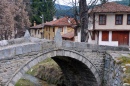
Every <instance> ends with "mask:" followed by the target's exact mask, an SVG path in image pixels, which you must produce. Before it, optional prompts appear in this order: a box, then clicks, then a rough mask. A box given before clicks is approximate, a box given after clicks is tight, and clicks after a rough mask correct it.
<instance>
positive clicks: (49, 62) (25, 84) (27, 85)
mask: <svg viewBox="0 0 130 86" xmlns="http://www.w3.org/2000/svg"><path fill="white" fill-rule="evenodd" d="M40 65H44V66H47V67H55V68H58V69H59V66H58V65H57V63H56V62H55V61H54V60H53V59H51V58H48V59H46V60H44V61H42V62H40V63H38V64H37V65H35V66H33V67H32V68H31V69H30V70H29V71H27V72H26V73H27V74H29V75H32V76H35V75H36V74H37V70H38V69H39V66H40ZM42 83H43V85H44V86H55V85H50V84H48V83H46V82H44V81H42ZM15 86H35V85H33V83H31V82H30V81H29V80H26V79H20V80H19V81H18V82H17V83H16V85H15Z"/></svg>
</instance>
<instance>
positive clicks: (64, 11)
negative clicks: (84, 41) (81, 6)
mask: <svg viewBox="0 0 130 86" xmlns="http://www.w3.org/2000/svg"><path fill="white" fill-rule="evenodd" d="M55 8H56V14H55V16H57V17H61V16H70V17H73V9H72V7H70V6H67V5H59V4H55Z"/></svg>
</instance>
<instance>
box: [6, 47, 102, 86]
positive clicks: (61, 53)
mask: <svg viewBox="0 0 130 86" xmlns="http://www.w3.org/2000/svg"><path fill="white" fill-rule="evenodd" d="M50 57H52V58H56V57H64V58H71V59H73V61H74V60H76V61H78V63H81V64H83V65H85V66H86V68H88V69H89V73H91V75H92V78H94V80H95V81H96V82H95V84H96V85H94V86H101V79H100V76H99V73H98V70H97V69H96V67H95V66H94V65H93V63H91V61H89V60H88V59H87V58H86V57H85V56H83V55H81V54H80V53H79V52H76V51H73V50H67V49H52V50H50V51H47V52H44V53H42V54H40V55H39V56H37V57H35V58H33V59H31V60H30V61H28V62H27V63H26V64H25V65H23V66H22V67H21V68H19V69H18V70H17V71H16V72H15V74H14V75H13V76H12V77H11V79H10V80H9V81H8V83H7V84H6V86H13V85H15V83H16V82H17V81H18V80H19V79H20V78H21V77H22V76H23V75H24V74H25V73H26V72H27V71H28V70H29V69H30V68H31V67H33V66H35V65H36V64H38V63H39V62H41V61H43V60H45V59H47V58H50ZM54 60H55V59H54Z"/></svg>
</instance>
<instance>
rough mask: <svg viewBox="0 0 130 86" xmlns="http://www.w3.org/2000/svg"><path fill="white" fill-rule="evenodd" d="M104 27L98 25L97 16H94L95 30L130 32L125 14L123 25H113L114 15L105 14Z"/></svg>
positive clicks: (125, 14)
mask: <svg viewBox="0 0 130 86" xmlns="http://www.w3.org/2000/svg"><path fill="white" fill-rule="evenodd" d="M116 14H118V13H116ZM106 15H107V18H106V20H107V21H106V25H99V14H96V15H95V29H97V30H98V29H100V30H113V29H114V30H130V25H127V13H124V14H123V24H122V25H115V13H107V14H106Z"/></svg>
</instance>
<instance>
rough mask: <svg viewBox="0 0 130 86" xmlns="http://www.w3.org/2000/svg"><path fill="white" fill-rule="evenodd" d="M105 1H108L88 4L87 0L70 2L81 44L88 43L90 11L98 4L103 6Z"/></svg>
mask: <svg viewBox="0 0 130 86" xmlns="http://www.w3.org/2000/svg"><path fill="white" fill-rule="evenodd" d="M107 1H108V0H90V1H89V2H87V0H78V1H77V0H72V4H73V8H74V17H75V20H76V23H77V27H80V28H81V42H88V38H89V34H91V32H89V30H88V22H89V20H88V19H89V17H90V14H89V11H90V9H91V10H92V9H93V7H94V6H95V5H97V3H98V2H101V3H102V4H104V3H106V2H107ZM102 4H101V5H102ZM78 8H79V9H78ZM77 16H79V19H80V23H79V22H78V17H77Z"/></svg>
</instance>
